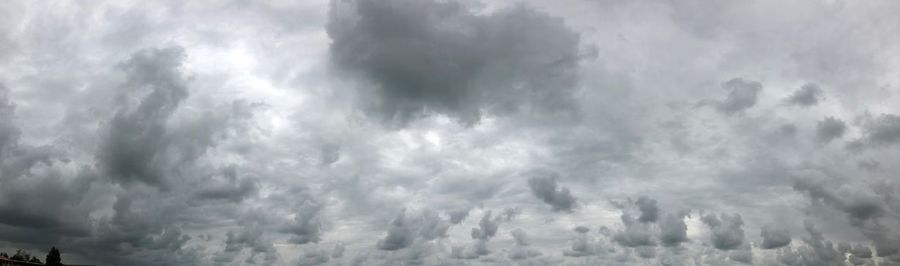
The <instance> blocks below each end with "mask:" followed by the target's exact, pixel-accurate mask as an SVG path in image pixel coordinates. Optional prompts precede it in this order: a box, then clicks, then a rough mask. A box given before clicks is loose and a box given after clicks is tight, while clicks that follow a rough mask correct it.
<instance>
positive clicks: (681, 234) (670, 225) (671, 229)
mask: <svg viewBox="0 0 900 266" xmlns="http://www.w3.org/2000/svg"><path fill="white" fill-rule="evenodd" d="M687 216H688V213H687V212H681V213H668V214H666V215H665V216H663V219H662V220H661V221H660V222H659V231H660V235H659V240H660V241H661V242H662V243H663V245H665V246H677V245H679V244H681V243H684V242H687V241H688V240H689V239H688V237H687V224H685V223H684V218H685V217H687Z"/></svg>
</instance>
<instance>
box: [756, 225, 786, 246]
mask: <svg viewBox="0 0 900 266" xmlns="http://www.w3.org/2000/svg"><path fill="white" fill-rule="evenodd" d="M759 235H760V236H761V237H762V238H763V241H762V244H761V245H760V247H761V248H763V249H775V248H780V247H784V246H787V245H788V244H790V243H791V232H790V231H788V230H787V229H785V228H777V227H773V226H763V227H762V229H760V233H759Z"/></svg>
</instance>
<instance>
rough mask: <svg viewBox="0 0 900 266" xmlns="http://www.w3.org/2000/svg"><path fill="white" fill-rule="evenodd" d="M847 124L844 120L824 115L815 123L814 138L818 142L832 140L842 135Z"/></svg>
mask: <svg viewBox="0 0 900 266" xmlns="http://www.w3.org/2000/svg"><path fill="white" fill-rule="evenodd" d="M846 130H847V126H846V125H845V124H844V121H841V120H840V119H837V118H834V117H826V118H825V119H823V120H820V121H819V122H817V123H816V140H818V141H819V142H820V143H829V142H831V141H832V140H835V139H840V138H841V137H842V136H844V132H845V131H846Z"/></svg>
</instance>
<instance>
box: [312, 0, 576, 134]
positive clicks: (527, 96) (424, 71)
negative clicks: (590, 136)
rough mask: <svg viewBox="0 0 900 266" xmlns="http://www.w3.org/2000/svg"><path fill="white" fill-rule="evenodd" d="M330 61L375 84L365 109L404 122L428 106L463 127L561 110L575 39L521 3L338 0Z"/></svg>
mask: <svg viewBox="0 0 900 266" xmlns="http://www.w3.org/2000/svg"><path fill="white" fill-rule="evenodd" d="M327 29H328V35H329V36H330V37H331V39H332V43H331V58H332V60H333V61H334V63H335V64H336V65H337V66H339V67H341V68H343V69H346V70H348V71H350V72H356V73H359V74H360V75H362V76H363V77H364V78H367V79H370V80H372V81H374V82H375V84H374V86H372V85H367V86H372V87H374V88H361V89H362V93H363V94H365V95H370V94H371V95H373V96H372V97H373V98H371V99H372V101H371V102H365V103H363V104H365V105H366V108H367V109H369V110H370V112H371V114H373V115H374V116H375V117H380V118H381V119H383V120H384V121H387V122H389V123H390V124H396V125H403V124H405V123H407V122H408V121H410V120H412V119H416V118H418V117H420V116H422V115H426V114H428V113H430V112H437V113H443V114H447V115H449V116H451V117H455V118H457V119H458V120H460V121H461V122H463V123H465V124H474V123H477V122H478V121H479V120H480V118H481V116H482V113H483V112H486V111H487V112H492V113H501V114H502V113H515V112H520V111H540V112H569V111H571V109H570V108H569V107H570V106H571V103H572V99H571V94H572V92H573V91H574V89H575V86H576V83H577V76H578V74H577V72H578V67H579V61H580V60H581V57H582V55H581V54H580V52H579V49H580V43H581V42H580V38H579V35H578V34H577V33H575V32H573V31H572V30H570V29H569V28H567V27H566V25H565V24H564V23H563V22H562V21H561V20H560V19H558V18H553V17H551V16H548V15H547V14H545V13H543V12H540V11H536V10H533V9H531V8H528V7H526V6H523V5H519V6H515V7H510V8H504V9H501V10H498V11H495V12H490V13H481V12H476V11H474V10H470V7H469V6H467V5H465V4H462V3H459V2H452V1H450V2H444V1H430V0H429V1H412V0H389V1H371V0H356V1H336V2H333V7H332V10H331V13H330V17H329V22H328V26H327Z"/></svg>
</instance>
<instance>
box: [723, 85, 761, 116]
mask: <svg viewBox="0 0 900 266" xmlns="http://www.w3.org/2000/svg"><path fill="white" fill-rule="evenodd" d="M722 88H723V89H726V90H728V96H727V97H726V98H725V99H724V100H721V101H717V102H714V106H715V107H716V108H717V109H718V110H719V111H721V112H722V113H725V114H728V115H731V114H735V113H739V112H742V111H744V110H746V109H748V108H750V107H753V106H754V105H756V97H757V94H759V92H760V91H761V90H762V84H760V83H759V82H756V81H752V80H745V79H742V78H733V79H731V80H728V81H726V82H725V83H722Z"/></svg>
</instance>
